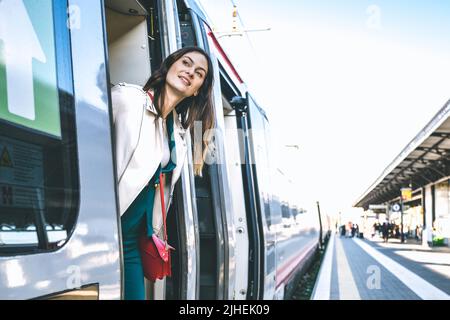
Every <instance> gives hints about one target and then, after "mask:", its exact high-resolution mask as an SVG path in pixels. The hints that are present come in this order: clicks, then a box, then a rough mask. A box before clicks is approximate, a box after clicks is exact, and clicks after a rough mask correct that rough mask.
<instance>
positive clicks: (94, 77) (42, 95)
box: [0, 0, 121, 299]
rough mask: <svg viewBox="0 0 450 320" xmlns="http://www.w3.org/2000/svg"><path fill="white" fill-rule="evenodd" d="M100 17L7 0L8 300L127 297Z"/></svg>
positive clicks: (0, 5)
mask: <svg viewBox="0 0 450 320" xmlns="http://www.w3.org/2000/svg"><path fill="white" fill-rule="evenodd" d="M81 13H82V17H83V18H82V19H81ZM102 17H103V7H102V6H101V4H100V2H91V1H77V0H71V1H59V0H54V1H51V0H45V1H39V2H36V1H26V0H23V1H22V0H20V1H13V0H7V1H1V2H0V21H1V22H2V29H0V154H1V160H0V191H1V193H2V196H1V198H0V298H2V299H29V298H48V299H89V298H90V299H119V298H120V296H121V291H120V289H121V287H120V280H121V268H120V261H121V259H120V247H119V241H118V240H119V237H120V234H119V232H118V230H119V229H118V228H119V226H118V217H117V207H116V192H115V179H114V170H113V158H112V147H111V132H110V118H109V112H108V94H107V86H106V72H105V61H106V56H105V46H104V42H103V39H104V33H103V24H102Z"/></svg>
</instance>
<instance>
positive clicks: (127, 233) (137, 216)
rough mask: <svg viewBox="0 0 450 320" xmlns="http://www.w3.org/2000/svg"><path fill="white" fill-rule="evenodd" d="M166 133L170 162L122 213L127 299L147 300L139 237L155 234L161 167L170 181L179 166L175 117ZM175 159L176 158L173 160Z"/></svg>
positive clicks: (158, 170) (170, 120) (168, 123)
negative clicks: (154, 215) (143, 234)
mask: <svg viewBox="0 0 450 320" xmlns="http://www.w3.org/2000/svg"><path fill="white" fill-rule="evenodd" d="M166 124H167V133H168V135H169V138H170V139H168V140H169V150H170V154H171V157H170V160H169V162H168V164H167V165H166V166H165V167H164V168H161V166H159V167H158V169H157V170H156V172H155V174H154V175H153V177H152V178H151V179H150V181H149V183H148V184H147V185H146V186H145V187H144V189H143V190H142V191H141V192H140V193H139V195H138V196H137V197H136V199H135V200H134V201H133V203H131V205H130V206H129V207H128V209H127V210H126V211H125V212H124V214H123V215H122V217H121V222H122V223H121V224H122V242H123V260H124V273H125V277H124V278H125V290H124V292H125V300H144V299H145V286H144V271H143V269H142V261H141V255H140V251H139V237H140V236H141V235H142V233H144V232H146V233H147V235H148V236H149V237H151V235H152V234H153V227H152V220H153V202H154V199H155V190H156V189H155V184H158V183H159V174H160V172H161V171H162V172H163V173H165V174H166V179H165V181H166V182H169V183H170V181H171V173H172V171H173V169H174V168H175V166H176V159H172V154H173V156H175V152H172V150H174V148H175V140H174V139H173V137H172V136H173V117H172V116H169V117H167V119H166ZM172 160H174V161H172Z"/></svg>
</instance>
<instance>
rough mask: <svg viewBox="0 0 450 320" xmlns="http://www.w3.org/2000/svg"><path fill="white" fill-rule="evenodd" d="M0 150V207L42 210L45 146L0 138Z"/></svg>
mask: <svg viewBox="0 0 450 320" xmlns="http://www.w3.org/2000/svg"><path fill="white" fill-rule="evenodd" d="M0 150H1V151H0V152H1V154H0V206H1V207H14V208H33V207H40V208H41V209H42V208H43V207H42V206H43V203H44V201H43V199H44V164H43V151H42V147H40V146H37V145H34V144H31V143H26V142H22V141H19V140H16V139H11V138H6V137H3V136H0Z"/></svg>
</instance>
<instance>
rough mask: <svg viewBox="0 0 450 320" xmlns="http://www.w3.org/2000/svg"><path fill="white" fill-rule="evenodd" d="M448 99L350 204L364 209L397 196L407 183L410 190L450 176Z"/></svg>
mask: <svg viewBox="0 0 450 320" xmlns="http://www.w3.org/2000/svg"><path fill="white" fill-rule="evenodd" d="M449 116H450V100H449V101H447V103H446V104H445V105H444V106H443V107H442V108H441V110H439V112H438V113H437V114H436V116H434V118H433V119H431V121H430V122H429V123H428V124H427V125H426V126H425V127H424V128H423V129H422V130H421V131H420V132H419V134H417V135H416V136H415V137H414V139H413V140H412V141H411V142H410V143H409V144H408V145H407V146H406V147H405V148H404V149H403V150H402V152H401V153H400V154H399V155H398V156H397V157H396V158H395V159H394V161H392V162H391V164H389V166H387V167H386V169H384V171H383V173H382V174H381V175H380V176H379V177H378V179H377V180H376V181H375V182H374V183H373V184H372V185H371V186H370V187H369V188H368V189H367V190H366V192H365V193H364V194H363V195H362V196H361V197H360V198H359V199H358V200H357V201H356V203H355V204H354V205H353V206H354V207H363V208H364V209H365V210H367V209H368V207H369V205H370V204H383V203H386V202H388V201H390V200H392V199H394V198H396V197H398V196H400V189H401V188H403V187H408V186H410V184H411V187H412V189H413V190H416V189H418V188H421V187H423V186H425V185H427V184H430V183H434V182H436V181H438V180H440V179H442V178H445V177H448V176H449V175H450V118H449Z"/></svg>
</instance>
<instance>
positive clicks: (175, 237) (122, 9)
mask: <svg viewBox="0 0 450 320" xmlns="http://www.w3.org/2000/svg"><path fill="white" fill-rule="evenodd" d="M13 12H14V14H13ZM0 21H2V24H0V27H1V28H2V29H3V30H2V29H0V191H1V197H0V299H52V300H53V299H94V300H96V299H112V300H116V299H117V300H118V299H122V298H123V262H122V246H121V231H120V230H121V229H120V228H121V227H120V215H119V210H118V198H117V176H116V170H115V160H114V156H113V152H114V143H115V142H114V139H113V130H114V127H113V125H112V123H113V122H112V107H111V93H110V90H111V88H112V87H113V86H114V85H116V84H119V83H130V84H136V85H140V86H143V84H144V83H145V82H146V81H147V79H148V78H149V76H150V74H151V72H152V70H155V69H156V68H158V67H159V65H160V64H161V62H162V60H163V58H164V57H166V56H167V55H168V54H170V53H171V52H173V51H175V50H177V49H179V48H181V47H184V46H198V47H201V48H203V49H204V50H205V51H206V52H208V54H209V55H210V56H211V59H212V61H213V66H214V70H213V72H214V78H215V81H214V106H215V117H216V119H215V121H216V126H217V128H216V129H217V130H215V131H214V137H213V141H214V143H213V144H212V145H213V146H214V147H213V148H212V149H210V150H208V157H207V159H206V165H205V166H204V168H203V174H202V176H201V177H199V176H194V174H193V159H192V158H193V156H192V153H189V152H188V155H187V157H188V159H187V161H185V164H184V166H183V169H182V173H181V178H180V179H179V181H178V182H177V185H176V188H175V192H174V196H173V202H172V206H171V208H170V211H169V213H168V221H167V224H168V237H169V243H170V244H171V245H172V246H174V247H175V248H176V250H175V251H173V254H172V276H171V277H167V278H165V279H164V280H157V281H156V282H154V283H151V282H146V291H147V298H148V299H155V300H159V299H165V300H202V299H213V300H272V299H285V298H287V297H288V296H289V294H290V292H292V290H293V289H294V286H295V283H296V279H298V277H299V275H301V274H302V273H303V272H305V270H306V268H307V266H308V264H310V263H311V261H312V259H313V257H314V256H315V254H316V253H317V250H318V247H319V244H320V241H319V240H320V239H319V237H320V236H319V235H320V227H319V218H320V217H318V215H317V213H314V212H305V210H301V209H299V208H298V204H297V203H295V204H294V203H292V201H291V203H290V202H289V199H287V197H286V195H284V194H283V192H282V191H281V190H283V188H278V187H277V186H279V185H280V184H285V183H287V177H285V176H284V175H283V174H282V171H280V166H279V164H278V163H276V162H275V161H274V160H273V159H274V157H273V153H274V150H275V149H274V148H273V142H272V140H271V136H270V126H269V119H268V117H267V114H266V112H265V111H264V109H263V108H262V107H261V106H260V105H259V104H258V103H257V101H256V98H255V97H254V96H253V95H252V94H251V92H249V90H248V88H247V85H246V83H245V82H244V81H243V79H242V78H241V76H240V74H239V72H238V70H236V68H235V67H234V65H233V63H232V61H231V60H230V58H229V57H228V56H227V54H226V52H225V50H224V49H223V48H222V46H221V45H220V43H219V41H218V40H217V38H216V37H215V35H214V32H213V31H212V29H211V27H210V26H211V21H209V18H208V17H207V14H206V13H205V11H204V9H203V8H202V6H201V3H199V2H198V1H194V0H164V1H159V0H140V1H138V0H96V1H92V0H68V1H66V0H42V1H34V0H2V1H1V2H0ZM187 144H188V147H189V149H191V148H192V146H191V137H188V139H187ZM299 199H301V195H299Z"/></svg>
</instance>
